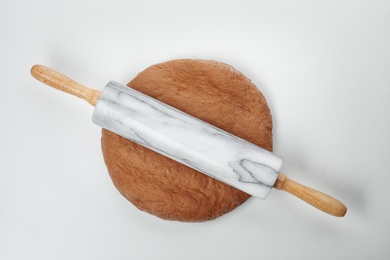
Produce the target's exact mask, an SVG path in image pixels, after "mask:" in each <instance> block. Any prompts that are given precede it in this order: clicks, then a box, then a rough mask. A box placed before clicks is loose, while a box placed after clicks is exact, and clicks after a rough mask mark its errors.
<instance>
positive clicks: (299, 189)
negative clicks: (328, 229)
mask: <svg viewBox="0 0 390 260" xmlns="http://www.w3.org/2000/svg"><path fill="white" fill-rule="evenodd" d="M274 188H275V189H278V190H284V191H287V192H288V193H290V194H292V195H294V196H296V197H298V198H300V199H301V200H303V201H305V202H307V203H309V204H310V205H312V206H314V207H316V208H317V209H319V210H322V211H323V212H325V213H328V214H330V215H333V216H336V217H343V216H344V215H345V213H347V207H346V206H345V205H344V204H343V203H342V202H341V201H339V200H337V199H335V198H333V197H331V196H329V195H327V194H324V193H322V192H319V191H317V190H314V189H312V188H309V187H306V186H304V185H302V184H299V183H297V182H295V181H293V180H290V179H289V178H287V176H286V175H285V174H283V173H280V174H279V176H278V179H277V180H276V182H275V185H274Z"/></svg>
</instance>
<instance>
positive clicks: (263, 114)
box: [102, 60, 272, 222]
mask: <svg viewBox="0 0 390 260" xmlns="http://www.w3.org/2000/svg"><path fill="white" fill-rule="evenodd" d="M128 86H130V87H132V88H134V89H136V90H138V91H140V92H143V93H145V94H147V95H149V96H151V97H153V98H155V99H158V100H160V101H162V102H164V103H166V104H169V105H171V106H173V107H175V108H177V109H180V110H182V111H184V112H186V113H188V114H190V115H193V116H195V117H197V118H200V119H202V120H204V121H206V122H208V123H210V124H212V125H215V126H217V127H219V128H221V129H223V130H225V131H228V132H230V133H232V134H234V135H237V136H239V137H241V138H243V139H246V140H248V141H249V142H252V143H255V144H257V145H259V146H261V147H263V148H265V149H268V150H272V118H271V114H270V111H269V108H268V105H267V102H266V100H265V99H264V97H263V95H262V94H261V92H260V91H259V90H258V89H257V87H256V86H255V85H254V84H253V83H252V82H251V81H250V80H249V79H248V78H246V77H245V76H244V75H243V74H241V73H240V72H238V71H237V70H236V69H234V68H233V67H231V66H229V65H227V64H224V63H220V62H216V61H206V60H172V61H168V62H164V63H161V64H156V65H153V66H151V67H149V68H147V69H146V70H144V71H142V72H141V73H139V74H138V75H137V76H136V77H135V78H134V79H133V80H132V81H131V82H130V83H129V84H128ZM102 150H103V155H104V159H105V163H106V165H107V168H108V171H109V174H110V176H111V179H112V181H113V183H114V185H115V186H116V188H117V189H118V190H119V192H120V193H121V194H122V195H123V196H124V197H125V198H126V199H128V200H129V201H130V202H132V203H133V204H134V205H135V206H136V207H138V208H139V209H140V210H143V211H146V212H148V213H150V214H153V215H155V216H157V217H160V218H163V219H167V220H177V221H187V222H199V221H206V220H211V219H214V218H217V217H219V216H221V215H223V214H225V213H227V212H229V211H231V210H233V209H235V208H236V207H237V206H239V205H240V204H242V203H243V202H244V201H246V200H247V199H248V198H249V197H250V196H249V195H248V194H246V193H244V192H242V191H239V190H237V189H235V188H233V187H230V186H228V185H226V184H223V183H221V182H219V181H217V180H214V179H212V178H210V177H208V176H206V175H204V174H202V173H199V172H197V171H195V170H193V169H190V168H188V167H187V166H184V165H182V164H179V163H177V162H175V161H173V160H171V159H169V158H166V157H164V156H162V155H159V154H157V153H155V152H153V151H151V150H149V149H146V148H144V147H142V146H140V145H138V144H135V143H133V142H131V141H129V140H126V139H124V138H122V137H120V136H118V135H116V134H114V133H112V132H110V131H108V130H105V129H103V130H102Z"/></svg>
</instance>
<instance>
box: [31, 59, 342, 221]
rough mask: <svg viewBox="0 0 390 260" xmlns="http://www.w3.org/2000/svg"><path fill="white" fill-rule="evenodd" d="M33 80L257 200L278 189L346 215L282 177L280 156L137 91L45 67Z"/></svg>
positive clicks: (99, 120) (35, 70) (103, 122)
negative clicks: (98, 85) (99, 85)
mask: <svg viewBox="0 0 390 260" xmlns="http://www.w3.org/2000/svg"><path fill="white" fill-rule="evenodd" d="M31 75H32V76H33V77H34V78H36V79H37V80H39V81H41V82H43V83H45V84H46V85H49V86H51V87H54V88H56V89H58V90H61V91H64V92H67V93H69V94H72V95H74V96H77V97H79V98H81V99H84V100H85V101H87V102H88V103H89V104H91V105H92V106H94V107H95V109H94V112H93V115H92V121H93V122H94V123H95V124H97V125H98V126H100V127H102V128H105V129H107V130H109V131H112V132H114V133H116V134H118V135H120V136H122V137H124V138H126V139H129V140H131V141H133V142H136V143H138V144H140V145H142V146H144V147H147V148H149V149H151V150H153V151H155V152H157V153H160V154H162V155H164V156H167V157H169V158H171V159H173V160H175V161H178V162H179V163H182V164H184V165H186V166H188V167H191V168H193V169H195V170H197V171H199V172H201V173H203V174H206V175H208V176H210V177H212V178H215V179H217V180H219V181H221V182H224V183H226V184H228V185H231V186H233V187H235V188H237V189H240V190H242V191H244V192H246V193H248V194H250V195H252V196H254V197H257V198H260V199H266V198H267V196H268V194H269V193H270V191H271V189H272V188H275V189H278V190H284V191H286V192H288V193H290V194H292V195H294V196H296V197H298V198H300V199H302V200H303V201H305V202H307V203H309V204H310V205H312V206H314V207H316V208H318V209H320V210H322V211H324V212H326V213H328V214H330V215H333V216H338V217H342V216H344V215H345V214H346V211H347V208H346V206H345V205H344V204H343V203H342V202H340V201H339V200H337V199H335V198H333V197H331V196H329V195H327V194H324V193H322V192H319V191H317V190H314V189H311V188H309V187H306V186H304V185H301V184H299V183H297V182H295V181H293V180H290V179H289V178H287V176H286V175H285V174H283V173H280V172H279V171H280V168H281V166H282V159H281V158H280V157H278V156H276V155H275V154H273V153H271V152H269V151H267V150H265V149H263V148H261V147H259V146H256V145H254V144H252V143H250V142H247V141H246V140H243V139H241V138H239V137H236V136H234V135H232V134H230V133H228V132H226V131H223V130H221V129H219V128H217V127H215V126H212V125H210V124H208V123H206V122H203V121H201V120H199V119H197V118H195V117H193V116H191V115H188V114H186V113H184V112H182V111H180V110H177V109H175V108H174V107H171V106H169V105H167V104H164V103H162V102H160V101H158V100H156V99H153V98H151V97H149V96H147V95H145V94H143V93H140V92H138V91H136V90H134V89H131V88H129V87H126V86H123V85H121V84H119V83H117V82H115V81H110V82H109V83H108V84H107V85H106V86H105V87H104V89H103V91H99V90H94V89H90V88H88V87H86V86H84V85H81V84H80V83H78V82H76V81H74V80H72V79H70V78H68V77H66V76H65V75H63V74H61V73H59V72H57V71H55V70H53V69H50V68H48V67H45V66H42V65H34V66H33V67H32V69H31Z"/></svg>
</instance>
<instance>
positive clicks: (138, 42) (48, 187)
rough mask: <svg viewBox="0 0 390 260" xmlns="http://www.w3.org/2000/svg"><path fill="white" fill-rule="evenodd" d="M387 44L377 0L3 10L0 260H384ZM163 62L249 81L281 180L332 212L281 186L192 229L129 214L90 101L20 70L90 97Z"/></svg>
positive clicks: (387, 16)
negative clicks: (196, 64) (205, 62)
mask: <svg viewBox="0 0 390 260" xmlns="http://www.w3.org/2000/svg"><path fill="white" fill-rule="evenodd" d="M389 34H390V2H389V1H385V0H384V1H203V0H200V1H193V2H191V3H186V2H185V1H170V0H167V1H119V0H111V1H74V0H66V1H65V0H59V1H26V0H24V1H5V0H2V1H1V2H0V35H1V41H0V46H1V48H0V57H1V58H0V71H1V81H2V82H1V83H2V84H1V95H0V99H1V102H0V111H1V112H0V113H1V119H2V121H1V130H0V131H1V135H0V138H1V139H0V143H1V147H2V149H1V150H0V162H1V163H0V259H7V260H8V259H387V258H388V256H389V254H390V247H389V246H388V243H389V240H390V232H389V230H390V220H389V217H388V216H389V214H390V203H389V202H388V198H389V196H390V189H389V188H388V184H389V182H390V174H389V171H390V160H389V159H388V156H389V154H390V134H389V133H390V117H389V114H388V112H389V110H390V102H389V101H390V100H389V99H390V76H389V71H390V48H389V46H390V36H389ZM113 39H115V40H113ZM175 58H203V59H215V60H219V61H223V62H226V63H229V64H230V65H232V66H234V67H235V68H237V69H238V70H240V71H241V72H243V73H244V74H245V75H247V76H248V77H249V78H251V79H252V80H253V81H254V82H255V83H256V85H257V86H259V88H260V89H261V90H262V91H263V93H264V94H265V96H266V97H267V100H268V101H269V103H270V107H271V109H272V113H273V116H274V126H275V128H274V136H275V152H276V153H277V154H279V155H280V156H282V157H283V158H284V159H285V161H284V167H283V171H284V172H285V173H287V174H288V176H289V177H291V178H292V179H295V180H297V181H300V182H302V183H304V184H307V185H308V186H312V187H315V188H318V189H319V190H322V191H325V192H328V193H330V194H332V195H334V196H335V197H337V198H339V199H341V200H342V201H343V202H344V203H345V204H346V205H347V206H348V207H349V211H348V213H347V215H346V217H345V218H342V219H339V218H334V217H331V216H328V215H325V214H323V213H322V212H319V211H317V210H315V209H313V208H311V207H310V206H307V205H306V204H304V203H302V202H300V201H298V200H297V199H295V198H293V197H291V196H289V195H287V194H284V193H283V192H279V191H272V192H271V194H270V196H269V197H268V199H267V200H265V201H262V200H258V199H250V200H249V201H247V202H246V203H245V204H244V205H242V206H241V207H239V208H237V209H236V210H234V211H233V212H231V213H229V214H227V215H225V216H223V217H221V218H219V219H217V220H214V221H211V222H206V223H197V224H188V223H178V222H169V221H164V220H161V219H158V218H156V217H154V216H150V215H147V214H146V213H143V212H141V211H138V210H137V209H136V208H135V207H134V206H133V205H131V204H130V203H128V202H127V201H126V200H125V199H124V198H122V197H121V196H120V195H119V193H118V192H117V191H116V190H115V188H114V187H113V185H112V183H111V181H110V179H109V176H108V174H107V172H106V168H105V165H104V163H103V158H102V155H101V152H100V142H99V139H100V129H99V128H98V127H96V126H95V125H93V124H92V123H91V115H92V107H90V106H89V105H88V104H87V103H86V102H84V101H81V100H77V99H76V98H74V97H71V96H69V95H65V94H63V93H60V92H58V91H56V90H53V89H49V88H48V87H45V86H43V85H42V84H40V83H38V82H37V81H35V80H34V79H32V78H31V77H30V75H29V70H30V67H31V66H32V65H33V64H35V63H42V64H45V65H48V66H51V67H53V68H55V69H57V70H60V71H62V72H64V73H66V74H68V75H69V76H71V77H73V78H75V79H77V80H78V81H80V82H82V83H85V84H86V85H88V86H91V87H96V88H103V86H104V85H105V84H106V83H107V82H108V81H109V80H112V79H113V80H116V81H119V82H122V83H127V82H128V81H130V80H131V78H132V77H134V76H135V75H136V74H137V73H138V72H140V71H142V70H143V69H144V68H146V67H148V66H150V65H152V64H155V63H158V62H162V61H166V60H170V59H175Z"/></svg>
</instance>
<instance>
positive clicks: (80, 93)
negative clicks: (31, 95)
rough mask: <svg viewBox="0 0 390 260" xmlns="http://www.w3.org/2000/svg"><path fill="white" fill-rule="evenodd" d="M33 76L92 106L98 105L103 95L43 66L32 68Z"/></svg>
mask: <svg viewBox="0 0 390 260" xmlns="http://www.w3.org/2000/svg"><path fill="white" fill-rule="evenodd" d="M31 75H32V76H33V77H34V78H36V79H37V80H39V81H41V82H43V83H45V84H46V85H49V86H51V87H53V88H56V89H58V90H61V91H64V92H66V93H69V94H71V95H74V96H76V97H79V98H81V99H84V100H85V101H87V102H88V103H89V104H91V105H92V106H95V105H96V102H97V100H98V99H99V96H100V93H101V92H100V91H99V90H95V89H90V88H87V87H86V86H84V85H81V84H80V83H78V82H76V81H74V80H72V79H70V78H68V77H67V76H65V75H63V74H61V73H59V72H58V71H55V70H53V69H51V68H48V67H45V66H43V65H34V66H33V67H32V68H31Z"/></svg>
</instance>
